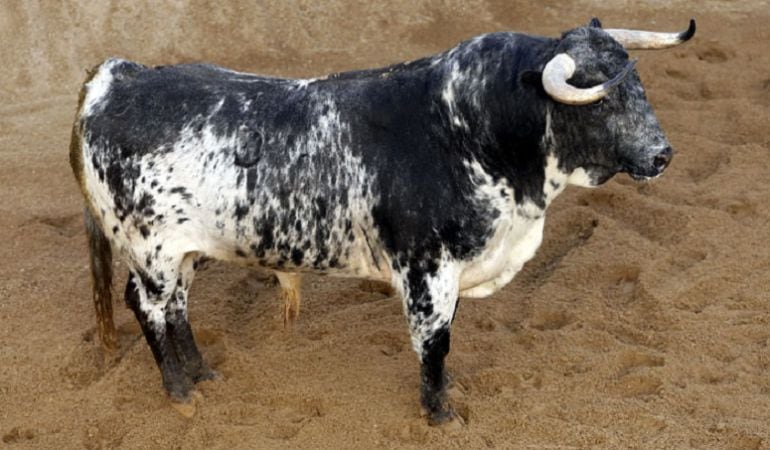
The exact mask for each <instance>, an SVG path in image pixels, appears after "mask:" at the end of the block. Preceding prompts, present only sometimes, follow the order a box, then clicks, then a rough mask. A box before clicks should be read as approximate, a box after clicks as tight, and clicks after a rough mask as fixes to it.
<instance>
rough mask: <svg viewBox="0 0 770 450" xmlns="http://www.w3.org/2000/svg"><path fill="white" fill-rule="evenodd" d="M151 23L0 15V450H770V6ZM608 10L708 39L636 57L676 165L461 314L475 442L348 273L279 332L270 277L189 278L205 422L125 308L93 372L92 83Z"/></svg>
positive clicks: (622, 194)
mask: <svg viewBox="0 0 770 450" xmlns="http://www.w3.org/2000/svg"><path fill="white" fill-rule="evenodd" d="M157 3H160V2H151V1H149V0H145V1H136V2H118V1H103V2H86V1H85V0H83V1H75V0H68V1H63V2H47V1H43V0H4V1H2V2H1V3H0V36H1V38H2V42H3V44H2V46H0V60H1V61H2V62H3V64H2V65H0V66H1V67H0V99H2V100H1V101H2V103H1V104H0V230H2V243H1V244H0V437H2V441H0V447H3V446H8V447H9V448H13V447H19V448H21V447H30V448H31V447H35V448H113V447H125V448H177V447H178V448H372V447H388V448H410V447H413V448H417V447H432V448H487V447H489V448H573V447H581V448H582V447H605V448H690V447H692V448H746V449H754V448H765V449H767V448H770V372H768V368H770V298H768V290H769V289H770V271H768V268H770V248H769V247H768V242H770V227H769V226H768V218H769V217H770V202H768V199H770V196H769V195H768V194H770V178H769V177H768V176H767V174H768V171H769V170H770V167H768V166H769V165H770V159H768V150H769V145H768V143H769V142H770V137H768V132H767V125H768V124H770V44H769V43H770V35H769V33H768V25H770V13H768V2H767V1H753V2H749V1H744V2H738V1H732V2H717V1H705V2H703V1H696V0H684V1H676V2H662V1H653V2H639V1H633V0H623V1H618V2H615V3H613V2H609V4H608V2H599V1H589V0H585V1H572V2H561V1H556V0H545V1H544V2H537V5H538V6H533V5H534V4H535V3H536V2H532V3H531V4H529V3H526V2H521V1H510V0H500V1H497V0H489V1H482V0H471V1H459V0H448V1H432V2H419V1H418V2H415V1H408V0H403V1H394V2H377V3H372V4H370V5H361V4H359V3H358V2H352V1H350V2H347V1H341V0H331V1H328V2H315V1H308V2H304V1H287V2H277V1H276V2H272V3H270V4H268V5H258V6H253V5H251V6H250V4H252V3H254V2H248V1H245V0H244V1H225V2H224V4H225V5H226V6H216V7H214V8H212V7H208V6H206V3H207V2H202V1H192V0H190V1H186V0H179V1H168V2H165V3H164V4H163V5H159V4H157ZM259 3H266V2H259ZM565 3H566V4H565ZM86 5H88V6H86ZM593 15H597V16H599V17H601V18H602V19H603V21H604V23H605V25H607V26H610V27H639V28H645V27H646V28H654V29H660V30H677V29H680V28H683V27H685V26H686V24H687V20H688V19H689V18H690V17H693V16H694V17H696V18H697V20H698V26H699V29H698V34H697V36H696V38H695V40H694V41H693V42H691V43H689V44H687V45H685V46H682V47H680V48H677V49H674V50H669V51H662V52H647V53H638V54H637V55H635V56H637V57H638V58H639V64H638V68H639V71H640V73H641V75H642V79H643V80H644V81H645V85H646V87H647V89H648V91H649V97H650V100H651V102H652V103H653V105H654V106H655V108H656V110H657V112H658V114H659V117H660V119H661V122H662V124H663V127H664V129H665V130H667V133H668V135H669V138H670V140H671V141H672V143H673V146H674V147H675V149H676V150H677V151H678V154H677V156H676V157H675V159H674V162H673V165H672V166H671V168H670V169H669V170H668V171H667V173H666V174H665V176H664V177H662V178H661V179H659V180H657V181H655V182H654V183H650V184H641V185H640V184H636V183H634V182H632V181H631V180H630V179H628V178H627V177H618V178H617V179H615V180H613V181H611V182H610V183H608V184H607V185H606V186H604V187H602V188H600V189H596V190H581V189H576V188H571V189H570V190H568V192H567V193H565V194H564V195H563V196H562V197H560V198H559V199H558V200H557V201H556V202H555V203H554V204H553V205H552V206H551V208H550V210H549V215H548V220H547V221H546V232H545V240H544V244H543V246H542V247H541V249H540V250H539V252H538V254H537V257H536V258H535V259H534V260H533V261H532V262H530V263H529V264H528V265H527V266H526V268H525V270H524V271H523V272H522V273H521V274H520V275H519V276H517V278H516V279H515V280H514V281H513V282H512V283H511V284H510V285H509V286H508V287H506V288H505V289H504V290H503V291H501V292H499V293H498V294H496V295H494V296H493V297H492V298H489V299H486V300H464V301H462V302H461V306H460V310H459V313H458V316H457V320H456V322H455V325H454V329H453V342H452V352H451V354H450V356H449V358H448V366H449V368H450V370H451V372H452V373H453V375H454V377H455V383H454V387H453V388H452V390H451V392H450V395H451V398H452V400H453V401H454V405H455V407H456V409H457V410H458V411H459V412H460V414H461V415H463V416H464V417H465V419H466V423H467V424H466V426H464V427H443V428H431V427H428V426H427V425H426V423H425V420H424V419H422V418H421V417H420V414H419V407H418V380H419V376H418V370H419V369H418V364H417V360H416V357H415V355H414V354H413V353H412V351H411V349H410V348H409V339H408V335H407V331H406V325H405V321H404V319H403V317H402V314H401V306H400V303H399V301H398V300H397V299H396V298H393V297H387V296H386V295H383V294H381V293H378V292H373V291H372V289H369V287H368V286H366V285H363V284H361V282H360V281H358V280H341V279H333V278H319V277H307V278H306V279H305V280H304V294H305V298H304V303H303V310H302V315H301V317H300V319H299V322H298V323H297V325H296V327H295V329H294V331H293V332H291V333H288V332H285V331H284V330H283V327H282V321H281V313H280V304H279V302H278V300H277V297H278V289H277V287H275V286H269V285H266V284H264V283H263V282H261V281H259V279H258V278H259V274H258V273H254V272H252V271H249V270H246V269H243V268H240V267H235V266H231V265H225V264H213V265H211V266H209V268H208V269H207V270H206V271H204V272H202V273H200V275H199V276H198V277H197V278H196V283H195V285H194V287H193V291H192V299H191V302H192V305H191V312H190V315H191V320H192V324H193V328H194V329H195V331H196V335H197V337H198V339H199V342H200V343H201V344H202V350H203V352H204V355H205V357H206V358H207V359H208V360H209V361H210V362H211V363H212V365H213V366H214V367H215V368H216V369H217V370H218V371H220V372H221V373H222V375H223V377H224V378H223V380H220V381H216V382H207V383H204V384H202V385H201V386H200V392H201V394H202V399H201V403H200V407H199V408H198V412H197V414H196V415H195V417H193V418H192V419H186V418H184V417H182V416H181V415H179V414H178V413H177V412H176V411H175V410H174V409H172V408H171V407H169V404H168V402H167V400H166V398H165V396H164V394H163V391H162V388H161V384H160V376H159V373H158V370H157V369H156V367H155V363H154V361H153V359H152V356H151V354H150V351H149V349H148V348H147V346H146V344H145V343H144V340H143V339H142V338H141V336H140V332H139V329H138V327H137V325H136V324H135V321H134V319H133V317H131V316H130V314H129V311H127V310H126V309H124V308H118V311H117V322H118V325H119V327H120V350H119V352H118V354H117V355H116V356H114V357H109V358H108V357H105V355H104V354H103V353H102V351H101V349H100V346H99V344H98V339H95V337H94V331H95V328H94V317H93V312H92V306H91V300H90V287H89V280H88V275H87V261H86V252H85V239H84V236H83V232H82V219H81V213H80V211H81V206H82V205H81V199H80V196H79V193H78V191H77V188H76V185H75V183H74V180H73V178H72V175H71V172H70V168H69V166H68V163H67V148H68V138H69V132H70V131H69V126H70V123H71V120H72V116H73V111H74V108H75V105H76V99H77V91H78V88H79V83H80V82H81V80H82V79H83V77H84V76H85V72H84V69H85V68H88V67H91V66H93V65H95V64H96V63H98V62H99V61H100V60H101V59H102V58H104V57H106V56H109V55H119V56H123V57H128V58H133V59H136V60H139V61H141V62H144V63H147V64H160V63H174V62H181V61H195V60H206V61H211V62H216V63H220V64H224V65H228V66H231V67H233V68H236V69H239V70H249V71H256V72H261V73H267V74H273V75H282V76H306V75H320V74H323V73H325V72H328V71H340V70H346V69H352V68H362V67H367V66H374V65H384V64H388V63H392V62H396V61H399V60H405V59H410V58H414V57H418V56H422V55H426V54H430V53H434V52H437V51H440V50H443V49H445V48H448V47H450V46H452V45H454V44H455V43H456V42H458V41H460V40H462V39H465V38H468V37H470V36H473V35H474V34H478V33H482V32H488V31H495V30H518V31H526V32H532V33H539V34H548V35H555V34H557V33H558V32H560V31H562V30H565V29H568V28H571V27H573V26H577V25H580V24H583V23H585V22H587V20H588V19H589V18H590V17H591V16H593ZM117 272H118V274H119V277H118V278H119V280H118V283H117V284H116V291H117V292H122V285H121V283H122V282H123V280H125V273H124V270H122V267H118V269H117Z"/></svg>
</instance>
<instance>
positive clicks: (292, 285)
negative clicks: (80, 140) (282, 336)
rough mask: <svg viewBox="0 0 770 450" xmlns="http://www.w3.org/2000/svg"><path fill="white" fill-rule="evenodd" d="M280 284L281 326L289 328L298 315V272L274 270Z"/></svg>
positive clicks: (299, 297) (299, 298)
mask: <svg viewBox="0 0 770 450" xmlns="http://www.w3.org/2000/svg"><path fill="white" fill-rule="evenodd" d="M275 276H276V277H277V278H278V282H279V283H280V284H281V299H282V300H283V326H284V327H285V328H291V327H292V326H294V322H295V321H296V320H297V317H298V316H299V305H300V300H301V296H300V280H301V279H300V276H299V274H298V273H290V272H275Z"/></svg>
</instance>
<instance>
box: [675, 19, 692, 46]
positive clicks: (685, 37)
mask: <svg viewBox="0 0 770 450" xmlns="http://www.w3.org/2000/svg"><path fill="white" fill-rule="evenodd" d="M693 36H695V19H690V26H689V27H687V31H682V32H681V33H679V40H680V41H682V42H686V41H689V40H690V39H691V38H692V37H693Z"/></svg>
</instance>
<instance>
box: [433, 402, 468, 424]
mask: <svg viewBox="0 0 770 450" xmlns="http://www.w3.org/2000/svg"><path fill="white" fill-rule="evenodd" d="M458 419H459V420H462V418H461V417H460V416H459V415H457V413H455V411H454V409H452V407H451V406H446V407H444V408H441V409H440V410H438V411H433V412H430V413H428V425H430V426H432V427H435V426H438V425H444V424H447V423H450V422H453V421H455V420H458Z"/></svg>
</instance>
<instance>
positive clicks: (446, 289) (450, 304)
mask: <svg viewBox="0 0 770 450" xmlns="http://www.w3.org/2000/svg"><path fill="white" fill-rule="evenodd" d="M398 278H400V279H398V280H396V281H397V282H396V283H395V284H396V288H397V289H399V288H400V290H401V293H402V298H403V300H404V312H405V314H406V317H407V320H408V322H409V330H410V333H411V338H412V348H413V349H414V351H415V352H416V353H417V355H418V356H419V358H420V373H421V403H422V407H423V408H424V410H425V412H426V413H427V415H428V423H429V424H431V425H438V424H441V423H445V422H448V421H451V420H452V419H454V418H455V413H454V410H453V409H452V407H451V405H450V404H449V401H448V399H447V395H446V387H447V374H446V371H445V368H444V359H445V357H446V355H447V354H448V353H449V341H450V327H451V324H452V320H453V319H454V314H455V310H456V308H457V301H458V292H459V278H458V271H457V270H456V268H455V267H454V266H453V265H452V264H450V263H445V264H443V265H437V264H436V263H435V262H432V261H426V262H421V263H416V264H412V265H410V267H409V268H408V269H407V270H405V271H403V272H401V274H400V276H398Z"/></svg>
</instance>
